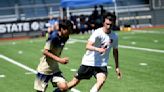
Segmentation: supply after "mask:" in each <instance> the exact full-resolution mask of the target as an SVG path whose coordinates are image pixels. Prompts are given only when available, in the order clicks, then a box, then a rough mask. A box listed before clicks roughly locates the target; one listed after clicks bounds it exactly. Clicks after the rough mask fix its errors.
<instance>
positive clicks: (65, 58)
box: [59, 57, 69, 64]
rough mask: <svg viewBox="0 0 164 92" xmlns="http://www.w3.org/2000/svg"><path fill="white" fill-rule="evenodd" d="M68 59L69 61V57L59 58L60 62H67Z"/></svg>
mask: <svg viewBox="0 0 164 92" xmlns="http://www.w3.org/2000/svg"><path fill="white" fill-rule="evenodd" d="M68 61H69V59H68V57H64V58H60V60H59V62H60V63H61V64H67V63H68Z"/></svg>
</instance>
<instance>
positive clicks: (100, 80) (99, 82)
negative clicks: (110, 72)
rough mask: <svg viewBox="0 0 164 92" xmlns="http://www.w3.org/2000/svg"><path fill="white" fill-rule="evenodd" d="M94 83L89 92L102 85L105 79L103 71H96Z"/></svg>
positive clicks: (96, 91)
mask: <svg viewBox="0 0 164 92" xmlns="http://www.w3.org/2000/svg"><path fill="white" fill-rule="evenodd" d="M96 79H97V81H96V83H95V85H94V86H93V87H92V89H91V90H90V92H98V91H99V90H100V89H101V87H102V85H103V84H104V82H105V80H106V75H105V74H104V73H98V74H97V75H96Z"/></svg>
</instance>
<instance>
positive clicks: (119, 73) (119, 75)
mask: <svg viewBox="0 0 164 92" xmlns="http://www.w3.org/2000/svg"><path fill="white" fill-rule="evenodd" d="M116 74H117V78H118V79H121V78H122V74H121V71H120V69H119V68H116Z"/></svg>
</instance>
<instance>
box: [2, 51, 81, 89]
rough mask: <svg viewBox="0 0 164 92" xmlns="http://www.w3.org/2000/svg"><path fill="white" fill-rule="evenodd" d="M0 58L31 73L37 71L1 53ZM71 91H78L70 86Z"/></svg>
mask: <svg viewBox="0 0 164 92" xmlns="http://www.w3.org/2000/svg"><path fill="white" fill-rule="evenodd" d="M0 58H2V59H4V60H6V61H8V62H10V63H12V64H14V65H17V66H19V67H21V68H23V69H25V70H27V71H30V72H32V73H34V74H36V73H37V71H36V70H34V69H32V68H30V67H28V66H26V65H23V64H21V63H19V62H18V61H15V60H13V59H11V58H8V57H6V56H4V55H1V54H0ZM71 91H72V92H80V91H79V90H77V89H74V88H72V89H71Z"/></svg>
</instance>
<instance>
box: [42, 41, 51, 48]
mask: <svg viewBox="0 0 164 92" xmlns="http://www.w3.org/2000/svg"><path fill="white" fill-rule="evenodd" d="M50 43H51V41H50V40H49V41H46V44H45V46H44V49H47V50H50V46H51V44H50Z"/></svg>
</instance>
